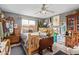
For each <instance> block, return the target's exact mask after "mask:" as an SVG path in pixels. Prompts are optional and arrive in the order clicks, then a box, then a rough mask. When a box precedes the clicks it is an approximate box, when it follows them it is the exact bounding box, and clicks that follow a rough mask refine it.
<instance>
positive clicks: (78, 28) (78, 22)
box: [77, 16, 79, 32]
mask: <svg viewBox="0 0 79 59" xmlns="http://www.w3.org/2000/svg"><path fill="white" fill-rule="evenodd" d="M77 31H78V32H79V16H77Z"/></svg>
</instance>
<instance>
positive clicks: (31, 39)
mask: <svg viewBox="0 0 79 59" xmlns="http://www.w3.org/2000/svg"><path fill="white" fill-rule="evenodd" d="M38 48H39V36H38V35H31V34H28V48H26V50H27V53H28V54H29V55H31V54H32V53H33V52H35V51H37V50H38Z"/></svg>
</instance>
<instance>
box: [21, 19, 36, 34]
mask: <svg viewBox="0 0 79 59" xmlns="http://www.w3.org/2000/svg"><path fill="white" fill-rule="evenodd" d="M29 30H32V31H35V30H36V21H35V20H27V19H22V31H23V32H27V31H29Z"/></svg>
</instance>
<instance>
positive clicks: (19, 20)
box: [4, 12, 39, 31]
mask: <svg viewBox="0 0 79 59" xmlns="http://www.w3.org/2000/svg"><path fill="white" fill-rule="evenodd" d="M4 14H5V16H6V17H8V16H12V17H13V18H14V20H15V24H18V25H20V26H22V18H23V19H29V20H36V30H37V24H38V19H39V18H34V17H29V16H25V15H19V14H15V13H10V12H4ZM36 30H35V31H36Z"/></svg>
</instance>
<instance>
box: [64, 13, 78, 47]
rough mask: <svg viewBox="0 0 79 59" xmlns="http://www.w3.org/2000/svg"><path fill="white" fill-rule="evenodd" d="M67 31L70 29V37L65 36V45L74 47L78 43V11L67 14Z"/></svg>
mask: <svg viewBox="0 0 79 59" xmlns="http://www.w3.org/2000/svg"><path fill="white" fill-rule="evenodd" d="M66 23H67V31H71V33H72V35H71V38H68V37H66V40H65V45H66V46H70V47H72V48H73V47H74V46H75V45H78V43H79V37H78V36H79V13H75V14H71V15H68V16H67V22H66Z"/></svg>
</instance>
